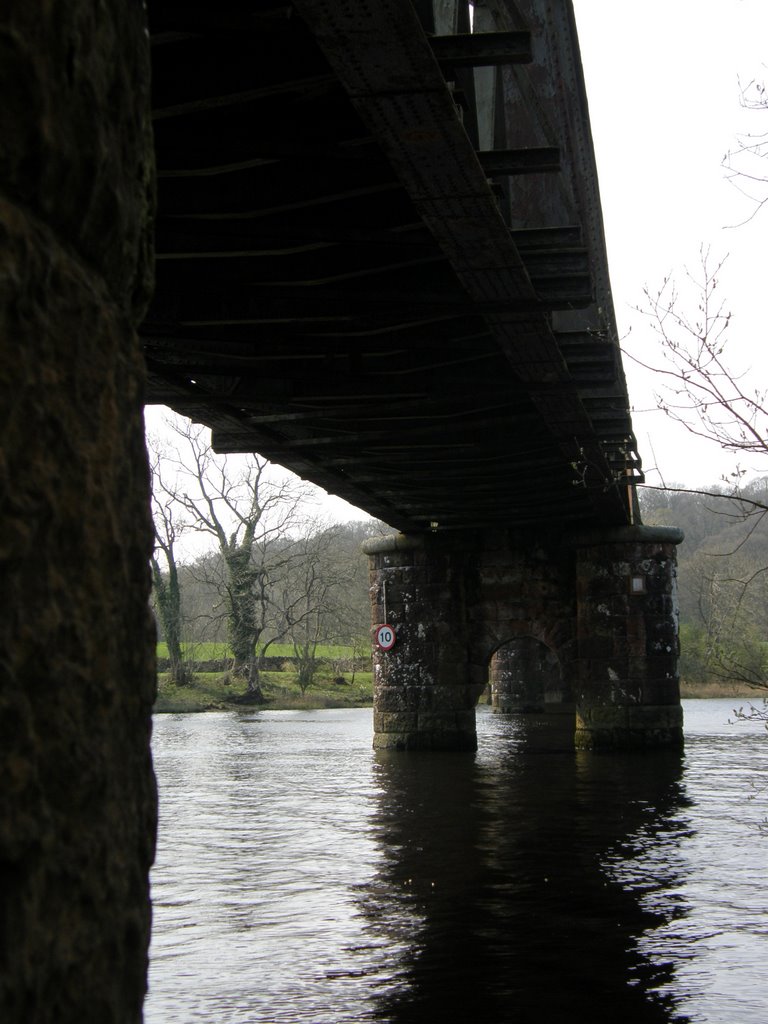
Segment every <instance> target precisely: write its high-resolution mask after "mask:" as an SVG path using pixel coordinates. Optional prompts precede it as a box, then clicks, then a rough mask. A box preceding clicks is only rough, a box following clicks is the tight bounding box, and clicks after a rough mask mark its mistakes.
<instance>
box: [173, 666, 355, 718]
mask: <svg viewBox="0 0 768 1024" xmlns="http://www.w3.org/2000/svg"><path fill="white" fill-rule="evenodd" d="M346 679H347V683H346V684H344V685H339V684H338V683H336V682H335V681H334V679H333V678H332V677H331V676H330V675H329V674H328V673H327V672H318V675H317V677H316V679H315V682H314V683H313V685H312V686H311V687H310V688H309V689H308V690H307V692H306V693H305V694H302V693H301V691H300V689H299V685H298V683H297V682H296V674H295V673H294V672H291V671H285V672H262V674H261V689H262V691H263V693H264V696H265V697H266V699H267V703H266V704H262V705H252V704H240V703H238V698H240V697H242V696H243V694H244V693H245V682H244V680H242V679H235V680H233V681H230V677H229V675H228V674H227V673H221V672H198V673H197V674H196V675H195V677H194V679H193V680H192V682H191V683H190V684H189V685H188V686H173V685H172V684H171V683H170V682H169V679H168V674H167V673H161V674H160V675H159V676H158V687H157V700H156V701H155V712H161V713H162V712H172V713H179V712H188V711H225V710H233V709H236V708H243V707H246V708H249V709H252V708H253V707H254V706H258V707H262V708H265V709H268V710H273V711H286V710H291V709H296V708H297V709H305V710H309V709H313V708H354V707H368V706H370V705H371V704H373V682H372V679H373V677H372V674H371V673H370V672H355V679H354V682H351V681H350V680H351V673H347V675H346Z"/></svg>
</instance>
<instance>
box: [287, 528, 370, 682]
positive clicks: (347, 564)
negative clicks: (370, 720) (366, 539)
mask: <svg viewBox="0 0 768 1024" xmlns="http://www.w3.org/2000/svg"><path fill="white" fill-rule="evenodd" d="M342 532H343V528H342V527H339V526H327V525H324V524H321V523H316V524H315V525H314V529H312V530H311V531H309V532H307V533H305V534H303V535H302V536H300V537H297V538H296V539H295V540H294V541H293V543H292V545H291V547H292V549H293V550H292V555H293V557H292V558H291V561H290V569H289V571H288V572H287V573H286V575H285V577H284V580H283V583H282V586H281V591H280V597H279V606H280V614H281V616H282V621H283V623H284V634H285V635H286V636H287V637H288V639H289V640H290V642H291V643H292V645H293V654H294V664H295V666H296V675H297V681H298V684H299V688H300V690H301V692H302V693H305V692H306V690H307V689H308V688H309V687H310V686H311V685H312V683H313V681H314V678H315V673H316V671H317V665H318V653H317V652H318V648H319V647H320V645H325V644H339V643H342V642H345V641H347V640H348V633H347V628H348V624H347V616H346V614H345V613H346V611H347V607H348V598H349V594H350V592H351V591H352V590H353V589H355V582H356V576H357V575H358V563H359V561H360V556H359V555H358V556H357V558H355V559H350V558H349V557H344V552H343V548H342V546H341V545H340V543H339V541H340V536H341V534H342Z"/></svg>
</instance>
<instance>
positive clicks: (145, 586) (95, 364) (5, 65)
mask: <svg viewBox="0 0 768 1024" xmlns="http://www.w3.org/2000/svg"><path fill="white" fill-rule="evenodd" d="M0 78H1V79H2V95H3V104H2V108H0V124H1V125H2V131H1V132H0V135H1V137H2V144H1V145H0V233H1V234H2V248H1V249H0V261H1V263H2V269H1V270H0V294H1V299H0V420H1V421H2V457H1V458H0V492H1V497H0V587H2V601H1V602H0V604H1V606H2V609H3V615H2V617H0V777H1V778H2V780H3V782H2V787H0V887H1V888H2V892H1V893H0V908H1V909H0V1020H2V1021H3V1022H4V1024H17V1022H18V1024H22V1022H23V1024H32V1022H34V1024H49V1022H50V1024H75V1022H77V1024H89V1022H92V1024H118V1022H119V1024H135V1022H138V1021H140V1020H141V1004H142V1000H143V995H144V991H145V986H146V962H147V947H148V940H149V926H150V910H149V894H148V871H149V866H150V864H151V860H152V856H153V844H154V831H155V786H154V778H153V773H152V766H151V761H150V753H149V735H150V721H151V719H150V714H151V705H152V700H153V691H154V665H153V629H152V625H151V621H150V618H149V615H148V594H149V578H148V570H147V561H148V556H149V552H150V548H151V524H150V521H149V514H148V473H147V468H146V456H145V452H144V441H143V423H142V398H143V392H142V388H143V365H142V360H141V356H140V349H139V345H138V340H137V337H136V326H137V324H138V322H139V321H140V318H141V316H142V314H143V310H144V308H145V305H146V303H147V301H148V298H149V294H150V285H151V243H150V237H151V233H150V227H151V216H152V201H153V200H152V189H153V186H152V180H153V179H152V174H153V172H152V156H151V137H150V130H149V118H148V116H147V111H148V104H149V61H148V39H147V36H146V32H145V24H144V16H143V10H142V5H141V4H136V3H122V2H119V0H102V2H100V3H97V4H94V3H91V2H85V0H66V2H65V0H54V2H53V3H48V4H44V5H43V4H38V3H34V2H29V0H8V2H6V3H5V4H3V5H2V9H0Z"/></svg>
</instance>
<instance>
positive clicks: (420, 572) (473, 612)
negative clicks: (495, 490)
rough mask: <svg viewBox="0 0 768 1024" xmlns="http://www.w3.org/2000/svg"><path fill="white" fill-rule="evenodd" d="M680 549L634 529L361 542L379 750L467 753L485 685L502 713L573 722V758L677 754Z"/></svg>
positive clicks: (675, 534)
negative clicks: (647, 751)
mask: <svg viewBox="0 0 768 1024" xmlns="http://www.w3.org/2000/svg"><path fill="white" fill-rule="evenodd" d="M681 540H682V533H681V531H680V530H677V529H674V528H669V527H663V528H661V527H645V526H628V527H618V528H612V529H606V530H600V531H594V532H591V533H589V532H585V533H582V534H573V535H571V536H562V535H560V536H551V535H549V536H547V535H543V536H537V535H534V534H533V533H520V532H513V531H502V530H499V531H478V532H476V533H472V534H465V533H462V534H458V533H457V534H453V535H451V534H428V535H403V534H400V535H398V536H391V537H385V538H377V539H375V540H370V541H367V542H366V543H365V544H364V550H365V552H366V553H367V555H368V557H369V562H370V576H371V611H372V620H373V637H374V746H376V747H378V748H390V749H398V750H413V749H428V750H467V749H474V748H475V747H476V745H477V739H476V733H475V706H476V704H477V701H478V698H479V697H480V695H481V694H482V693H483V691H484V690H485V688H486V686H487V685H488V683H489V678H490V681H491V684H492V690H493V699H494V704H495V706H496V708H497V710H500V711H511V712H519V713H526V712H533V713H537V714H540V713H542V712H558V713H559V714H561V715H562V714H563V713H567V714H571V715H572V721H573V734H574V743H575V745H576V747H578V748H582V749H599V748H607V749H632V748H643V747H668V746H679V745H681V744H682V710H681V707H680V690H679V678H678V674H677V659H678V652H679V643H678V630H677V602H676V546H677V545H678V544H679V543H680V541H681ZM383 624H388V625H390V626H391V627H392V630H393V632H394V635H395V642H394V644H393V646H391V647H390V648H389V649H385V648H384V647H382V646H380V645H379V644H378V643H377V640H376V637H377V629H378V627H379V626H381V625H383Z"/></svg>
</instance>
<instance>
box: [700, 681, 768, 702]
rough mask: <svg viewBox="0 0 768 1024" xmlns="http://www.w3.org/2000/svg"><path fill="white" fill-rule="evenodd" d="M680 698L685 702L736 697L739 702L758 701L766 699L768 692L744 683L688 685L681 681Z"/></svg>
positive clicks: (717, 682) (719, 682) (721, 682)
mask: <svg viewBox="0 0 768 1024" xmlns="http://www.w3.org/2000/svg"><path fill="white" fill-rule="evenodd" d="M680 696H681V697H685V698H686V700H690V699H693V700H695V699H696V698H700V699H702V700H706V699H712V698H716V697H734V698H736V697H738V698H739V699H741V700H752V701H760V700H762V698H763V697H768V690H757V689H752V687H751V686H748V685H747V684H746V683H738V682H723V681H722V680H716V681H712V682H707V683H689V682H686V681H685V680H684V679H683V680H681V682H680Z"/></svg>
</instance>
